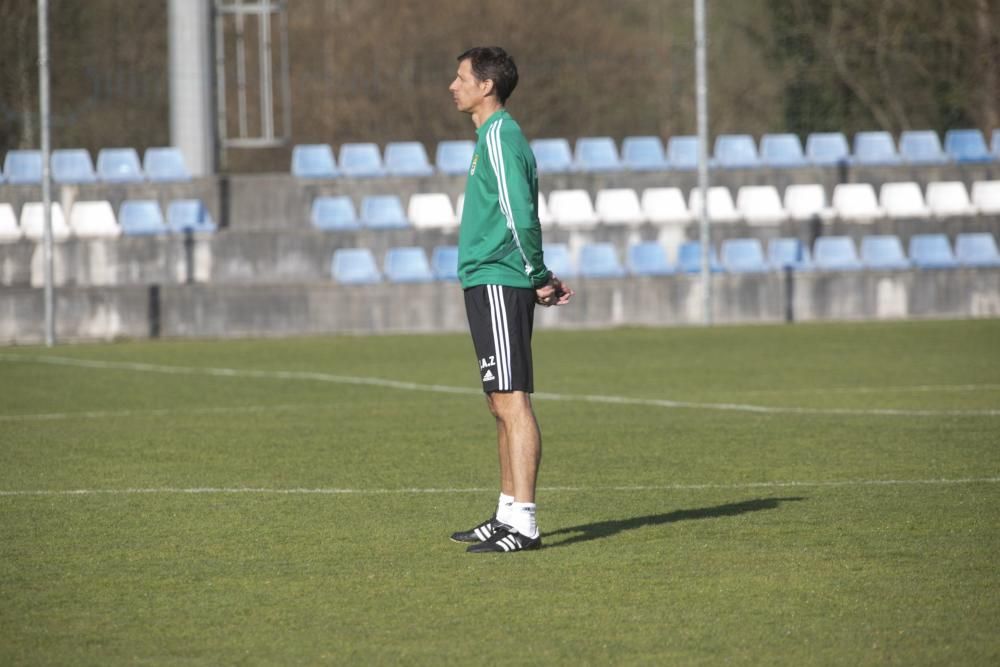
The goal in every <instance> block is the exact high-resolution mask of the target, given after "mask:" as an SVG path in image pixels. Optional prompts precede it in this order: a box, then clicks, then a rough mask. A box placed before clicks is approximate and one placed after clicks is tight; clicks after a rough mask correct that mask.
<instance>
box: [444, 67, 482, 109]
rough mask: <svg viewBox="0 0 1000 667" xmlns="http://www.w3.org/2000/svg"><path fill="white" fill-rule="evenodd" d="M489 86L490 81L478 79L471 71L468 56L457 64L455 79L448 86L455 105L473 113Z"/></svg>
mask: <svg viewBox="0 0 1000 667" xmlns="http://www.w3.org/2000/svg"><path fill="white" fill-rule="evenodd" d="M491 88H492V82H491V81H480V80H478V79H477V78H476V75H475V74H473V72H472V61H471V60H470V59H468V58H466V59H465V60H463V61H462V62H460V63H459V64H458V73H457V74H456V76H455V80H454V81H452V82H451V85H450V86H448V90H449V91H450V92H451V99H452V100H454V102H455V106H456V107H457V108H458V110H459V111H463V112H465V113H473V112H474V111H475V110H476V108H478V107H479V105H480V104H482V102H483V99H485V97H486V94H487V93H488V92H489V91H490V90H491Z"/></svg>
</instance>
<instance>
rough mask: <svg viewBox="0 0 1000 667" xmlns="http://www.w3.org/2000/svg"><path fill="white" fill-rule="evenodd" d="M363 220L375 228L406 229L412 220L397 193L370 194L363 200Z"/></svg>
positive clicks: (366, 225)
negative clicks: (408, 217)
mask: <svg viewBox="0 0 1000 667" xmlns="http://www.w3.org/2000/svg"><path fill="white" fill-rule="evenodd" d="M361 222H362V224H364V226H365V227H371V228H373V229H405V228H407V227H409V226H410V221H409V219H407V217H406V213H405V212H404V211H403V202H402V201H400V199H399V197H397V196H396V195H369V196H367V197H365V198H364V199H362V200H361Z"/></svg>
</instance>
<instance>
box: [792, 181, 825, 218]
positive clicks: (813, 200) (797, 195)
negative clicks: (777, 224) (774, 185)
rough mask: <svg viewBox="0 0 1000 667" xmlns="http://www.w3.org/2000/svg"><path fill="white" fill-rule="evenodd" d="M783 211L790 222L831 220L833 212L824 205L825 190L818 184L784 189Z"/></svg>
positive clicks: (797, 185)
mask: <svg viewBox="0 0 1000 667" xmlns="http://www.w3.org/2000/svg"><path fill="white" fill-rule="evenodd" d="M785 210H786V211H787V212H788V215H789V216H790V217H791V218H792V220H796V221H799V222H803V221H806V220H812V219H814V218H819V219H820V220H831V219H833V217H834V215H835V214H834V211H833V209H832V208H830V207H829V206H827V204H826V190H824V189H823V186H822V185H820V184H818V183H808V184H796V185H789V186H788V187H787V188H785Z"/></svg>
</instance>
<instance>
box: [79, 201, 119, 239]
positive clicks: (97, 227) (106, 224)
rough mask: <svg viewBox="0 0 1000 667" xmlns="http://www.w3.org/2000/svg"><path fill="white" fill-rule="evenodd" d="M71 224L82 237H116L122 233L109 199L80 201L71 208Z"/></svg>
mask: <svg viewBox="0 0 1000 667" xmlns="http://www.w3.org/2000/svg"><path fill="white" fill-rule="evenodd" d="M69 226H70V228H71V229H72V230H73V234H75V235H76V236H77V238H81V239H93V238H115V237H117V236H120V235H121V233H122V230H121V227H119V226H118V221H117V220H115V210H114V209H113V208H111V202H109V201H78V202H75V203H74V204H73V207H72V208H71V209H70V210H69Z"/></svg>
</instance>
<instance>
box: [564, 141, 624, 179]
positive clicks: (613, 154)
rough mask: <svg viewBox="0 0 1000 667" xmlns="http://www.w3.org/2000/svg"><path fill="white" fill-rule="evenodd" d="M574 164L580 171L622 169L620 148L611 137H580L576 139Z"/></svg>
mask: <svg viewBox="0 0 1000 667" xmlns="http://www.w3.org/2000/svg"><path fill="white" fill-rule="evenodd" d="M574 164H575V165H576V168H577V169H578V170H579V171H583V172H594V171H621V168H622V163H621V160H620V159H619V158H618V148H617V147H616V146H615V140H614V139H612V138H611V137H580V138H579V139H577V140H576V155H575V156H574Z"/></svg>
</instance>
